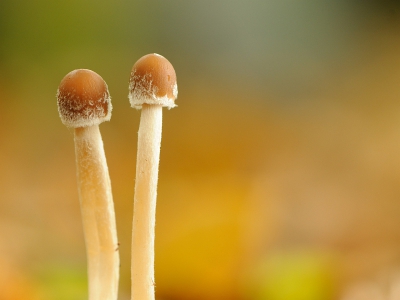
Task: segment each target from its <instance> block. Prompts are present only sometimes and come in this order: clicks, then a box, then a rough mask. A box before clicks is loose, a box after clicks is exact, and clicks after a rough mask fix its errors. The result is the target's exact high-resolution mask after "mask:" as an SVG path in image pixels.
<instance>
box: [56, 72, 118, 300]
mask: <svg viewBox="0 0 400 300" xmlns="http://www.w3.org/2000/svg"><path fill="white" fill-rule="evenodd" d="M57 104H58V111H59V113H60V117H61V121H62V122H63V123H64V125H66V126H67V127H72V128H74V140H75V155H76V167H77V176H78V190H79V200H80V205H81V213H82V220H83V230H84V237H85V243H86V252H87V260H88V277H89V280H88V282H89V300H116V299H117V295H118V277H119V251H118V241H117V231H116V222H115V212H114V204H113V199H112V193H111V182H110V177H109V174H108V168H107V162H106V157H105V153H104V147H103V141H102V138H101V134H100V130H99V126H98V125H99V124H100V123H102V122H104V121H109V120H110V118H111V110H112V106H111V98H110V94H109V92H108V87H107V84H106V83H105V81H104V80H103V78H101V76H99V75H98V74H97V73H95V72H93V71H91V70H86V69H79V70H74V71H72V72H70V73H68V74H67V75H66V76H65V77H64V78H63V79H62V81H61V83H60V86H59V88H58V90H57Z"/></svg>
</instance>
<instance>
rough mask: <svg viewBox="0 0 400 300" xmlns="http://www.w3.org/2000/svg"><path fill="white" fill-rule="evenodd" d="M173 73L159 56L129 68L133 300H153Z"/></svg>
mask: <svg viewBox="0 0 400 300" xmlns="http://www.w3.org/2000/svg"><path fill="white" fill-rule="evenodd" d="M177 96H178V86H177V84H176V75H175V70H174V68H173V66H172V65H171V63H170V62H169V61H168V60H167V59H166V58H164V57H163V56H161V55H158V54H148V55H145V56H143V57H142V58H140V59H139V60H138V61H137V62H136V63H135V64H134V65H133V67H132V72H131V76H130V83H129V101H130V103H131V106H132V107H133V108H136V109H141V110H142V112H141V117H140V125H139V132H138V150H137V160H136V182H135V196H134V215H133V226H132V269H131V280H132V291H131V293H132V296H131V299H135V300H154V297H155V296H154V285H155V283H154V231H155V214H156V199H157V182H158V165H159V159H160V145H161V129H162V107H168V108H172V107H175V99H176V98H177Z"/></svg>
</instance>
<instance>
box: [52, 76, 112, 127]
mask: <svg viewBox="0 0 400 300" xmlns="http://www.w3.org/2000/svg"><path fill="white" fill-rule="evenodd" d="M57 105H58V112H59V113H60V117H61V121H62V122H63V124H64V125H66V126H68V127H73V128H77V127H86V126H92V125H99V124H100V123H102V122H104V121H109V120H110V118H111V110H112V105H111V97H110V93H109V92H108V87H107V84H106V82H105V81H104V80H103V78H101V76H100V75H98V74H97V73H95V72H93V71H91V70H87V69H78V70H74V71H72V72H69V73H68V74H67V75H66V76H65V77H64V78H63V79H62V80H61V83H60V85H59V87H58V90H57Z"/></svg>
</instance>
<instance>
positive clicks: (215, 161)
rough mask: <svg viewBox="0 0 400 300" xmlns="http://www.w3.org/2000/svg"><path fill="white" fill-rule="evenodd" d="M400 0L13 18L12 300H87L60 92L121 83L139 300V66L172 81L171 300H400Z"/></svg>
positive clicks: (120, 161) (50, 12)
mask: <svg viewBox="0 0 400 300" xmlns="http://www.w3.org/2000/svg"><path fill="white" fill-rule="evenodd" d="M399 10H400V4H399V2H398V1H396V0H375V1H374V0H366V1H357V0H347V1H345V0H336V1H333V0H330V1H322V0H297V1H279V0H269V1H263V0H251V1H239V0H230V1H228V0H217V1H211V0H202V1H183V0H171V1H154V0H150V1H140V0H139V1H127V0H116V1H107V0H102V1H98V0H97V1H96V0H85V1H82V0H79V1H78V0H70V1H50V0H37V1H27V0H1V1H0V104H1V109H0V124H1V126H0V299H1V300H18V299H24V300H48V299H49V300H50V299H58V300H64V299H65V300H66V299H68V300H71V299H76V300H80V299H87V279H86V257H85V245H84V240H83V233H82V225H81V219H80V208H79V202H78V193H77V184H76V176H75V157H74V145H73V130H71V129H68V128H66V127H65V126H64V125H63V124H62V123H61V121H60V118H59V116H58V112H57V105H56V98H55V94H56V90H57V87H58V84H59V82H60V81H61V79H62V78H63V77H64V76H65V75H66V74H67V73H68V72H70V71H71V70H73V69H77V68H88V69H92V70H94V71H96V72H97V73H99V74H100V75H101V76H102V77H103V78H104V79H105V81H106V82H107V83H108V87H109V90H110V93H111V96H112V101H113V106H114V110H113V116H112V119H111V122H107V123H105V124H103V125H101V131H102V135H103V140H104V144H105V151H106V156H107V160H108V164H109V170H110V175H111V181H112V185H113V194H114V201H115V209H116V217H117V226H118V236H119V240H120V244H121V245H120V253H121V282H120V295H119V299H121V300H126V299H129V297H130V240H131V222H132V214H133V194H134V175H135V159H136V140H137V130H138V124H139V118H140V112H138V111H136V110H134V109H132V108H130V106H129V103H128V98H127V94H128V79H129V74H130V70H131V67H132V65H133V64H134V62H135V61H136V60H137V59H138V58H140V57H141V56H143V55H145V54H147V53H152V52H156V53H160V54H162V55H164V56H165V57H167V58H168V59H169V60H170V62H171V63H172V64H173V65H174V67H175V70H176V73H177V77H178V86H179V97H178V100H177V104H178V107H177V108H175V109H172V110H170V111H168V110H165V114H164V128H163V141H162V149H161V164H160V176H159V191H158V206H157V226H156V293H157V299H159V300H330V299H332V300H334V299H335V300H336V299H338V300H356V299H360V300H370V299H371V300H372V299H380V300H381V299H390V300H394V299H400V218H399V216H400V184H399V183H400V84H399V82H400V19H399V13H400V11H399Z"/></svg>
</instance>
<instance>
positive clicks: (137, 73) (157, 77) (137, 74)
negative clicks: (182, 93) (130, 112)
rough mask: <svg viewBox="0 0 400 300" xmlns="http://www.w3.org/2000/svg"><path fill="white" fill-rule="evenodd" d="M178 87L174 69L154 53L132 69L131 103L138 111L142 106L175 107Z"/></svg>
mask: <svg viewBox="0 0 400 300" xmlns="http://www.w3.org/2000/svg"><path fill="white" fill-rule="evenodd" d="M177 97H178V85H177V83H176V74H175V70H174V67H173V66H172V65H171V63H170V62H169V61H168V60H167V59H166V58H165V57H163V56H161V55H159V54H156V53H153V54H147V55H145V56H143V57H141V58H140V59H139V60H138V61H137V62H136V63H135V64H134V65H133V67H132V71H131V77H130V80H129V102H130V103H131V106H132V107H133V108H136V109H140V108H142V104H144V103H146V104H157V105H162V106H165V107H168V108H172V107H175V106H176V105H175V99H176V98H177Z"/></svg>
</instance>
